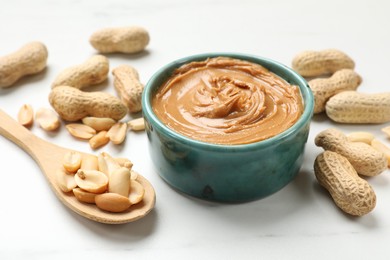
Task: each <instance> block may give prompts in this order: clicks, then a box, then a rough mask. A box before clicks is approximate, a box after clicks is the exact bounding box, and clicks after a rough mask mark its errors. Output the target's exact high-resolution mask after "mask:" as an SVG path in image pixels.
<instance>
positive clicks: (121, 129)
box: [106, 122, 127, 144]
mask: <svg viewBox="0 0 390 260" xmlns="http://www.w3.org/2000/svg"><path fill="white" fill-rule="evenodd" d="M126 134H127V124H126V123H122V122H118V123H116V124H115V125H113V126H112V127H111V128H110V130H108V132H107V134H106V135H107V137H108V138H110V140H111V142H112V143H114V144H121V143H123V141H124V140H125V139H126Z"/></svg>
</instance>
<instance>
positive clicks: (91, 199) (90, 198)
mask: <svg viewBox="0 0 390 260" xmlns="http://www.w3.org/2000/svg"><path fill="white" fill-rule="evenodd" d="M73 194H74V196H75V197H76V199H77V200H78V201H81V202H85V203H90V204H95V197H96V195H97V194H96V193H91V192H88V191H85V190H83V189H80V188H74V189H73Z"/></svg>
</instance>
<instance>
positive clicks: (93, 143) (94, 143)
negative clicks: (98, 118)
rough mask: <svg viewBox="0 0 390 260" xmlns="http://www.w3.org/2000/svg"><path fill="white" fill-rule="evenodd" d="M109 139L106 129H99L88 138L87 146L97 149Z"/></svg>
mask: <svg viewBox="0 0 390 260" xmlns="http://www.w3.org/2000/svg"><path fill="white" fill-rule="evenodd" d="M109 141H110V138H108V137H107V131H100V132H99V133H97V134H96V135H94V136H93V137H92V138H91V139H89V146H90V147H91V148H92V149H97V148H99V147H102V146H104V145H106V144H107V143H108V142H109Z"/></svg>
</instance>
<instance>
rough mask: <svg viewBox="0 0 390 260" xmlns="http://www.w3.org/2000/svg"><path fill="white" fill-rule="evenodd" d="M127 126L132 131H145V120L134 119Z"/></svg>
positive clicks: (141, 118)
mask: <svg viewBox="0 0 390 260" xmlns="http://www.w3.org/2000/svg"><path fill="white" fill-rule="evenodd" d="M127 125H128V127H129V128H130V129H131V130H132V131H142V130H145V119H144V118H143V117H140V118H137V119H133V120H130V121H129V122H127Z"/></svg>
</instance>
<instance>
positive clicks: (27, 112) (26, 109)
mask: <svg viewBox="0 0 390 260" xmlns="http://www.w3.org/2000/svg"><path fill="white" fill-rule="evenodd" d="M18 122H19V123H20V124H21V125H22V126H25V127H30V126H31V125H32V124H33V123H34V111H33V108H32V106H31V105H29V104H24V105H23V106H22V107H21V108H20V109H19V112H18Z"/></svg>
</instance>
